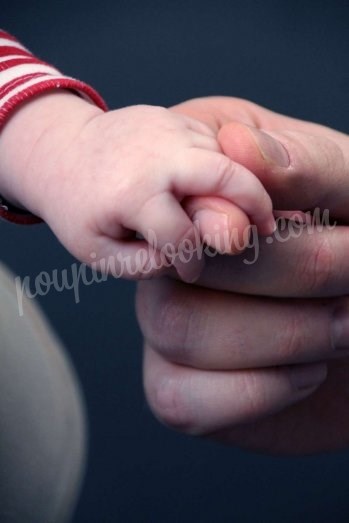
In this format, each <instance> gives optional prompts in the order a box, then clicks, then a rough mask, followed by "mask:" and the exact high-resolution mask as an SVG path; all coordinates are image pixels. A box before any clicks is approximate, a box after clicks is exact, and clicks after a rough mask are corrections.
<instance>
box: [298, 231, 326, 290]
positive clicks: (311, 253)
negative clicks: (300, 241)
mask: <svg viewBox="0 0 349 523" xmlns="http://www.w3.org/2000/svg"><path fill="white" fill-rule="evenodd" d="M309 246H310V249H309V250H308V253H307V254H306V255H305V256H304V261H303V263H302V264H301V266H300V272H301V278H302V286H303V288H304V289H305V291H307V292H309V293H311V294H313V293H314V292H317V293H319V292H321V291H323V290H324V289H325V288H326V286H327V285H328V283H329V281H330V279H331V277H332V272H333V267H334V252H333V249H332V248H331V245H330V242H329V239H328V238H327V237H326V235H325V234H323V235H320V234H319V235H318V237H317V239H316V241H315V242H309Z"/></svg>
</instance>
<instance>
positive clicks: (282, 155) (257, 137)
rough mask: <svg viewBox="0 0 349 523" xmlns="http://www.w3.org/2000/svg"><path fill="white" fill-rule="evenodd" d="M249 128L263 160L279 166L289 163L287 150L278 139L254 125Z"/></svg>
mask: <svg viewBox="0 0 349 523" xmlns="http://www.w3.org/2000/svg"><path fill="white" fill-rule="evenodd" d="M249 130H250V132H251V134H252V136H253V138H254V141H255V142H256V144H257V146H258V149H259V151H260V153H261V155H262V157H263V158H264V160H266V161H267V162H269V163H274V164H275V165H278V166H279V167H288V166H289V165H290V157H289V155H288V152H287V151H286V149H285V147H284V146H283V145H282V144H281V143H280V142H279V141H278V140H276V139H275V138H273V137H272V136H269V135H268V134H267V133H265V132H263V131H260V130H259V129H255V128H254V127H249Z"/></svg>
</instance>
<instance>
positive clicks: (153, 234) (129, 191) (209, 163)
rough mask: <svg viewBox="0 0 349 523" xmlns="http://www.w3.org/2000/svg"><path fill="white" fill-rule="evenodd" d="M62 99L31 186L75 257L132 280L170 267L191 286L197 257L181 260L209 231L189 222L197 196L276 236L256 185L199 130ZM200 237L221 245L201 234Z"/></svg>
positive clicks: (167, 116)
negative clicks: (86, 109) (35, 184)
mask: <svg viewBox="0 0 349 523" xmlns="http://www.w3.org/2000/svg"><path fill="white" fill-rule="evenodd" d="M66 97H69V103H68V101H67V99H66V98H65V103H64V105H62V109H61V111H60V112H58V113H59V114H58V113H57V117H56V119H55V127H54V128H51V127H50V128H49V130H48V131H47V132H45V133H43V135H41V136H40V138H39V140H38V141H37V142H38V143H37V144H36V145H35V148H34V150H33V152H32V154H31V157H30V168H31V170H32V171H33V170H34V171H40V173H41V174H40V176H39V177H38V176H37V174H36V175H35V176H36V178H35V179H37V180H39V181H38V183H39V187H34V189H36V190H38V189H39V188H40V192H41V194H42V195H43V197H42V198H41V199H40V201H39V202H38V203H37V204H36V205H35V206H34V207H36V208H35V209H34V212H37V213H38V214H40V216H41V217H42V218H43V219H44V220H45V221H46V222H47V223H48V225H49V226H50V227H51V229H52V230H53V232H54V233H55V234H56V236H57V237H58V239H59V240H60V241H61V242H62V243H63V245H64V246H65V247H66V248H67V249H68V250H69V251H70V252H71V253H72V254H73V255H74V256H76V257H77V258H78V259H79V260H81V261H83V262H86V263H88V264H91V262H94V263H95V264H97V266H98V267H99V268H101V269H102V270H109V271H110V272H112V273H114V274H117V275H118V276H123V277H128V278H142V277H149V276H150V275H152V274H154V273H157V272H159V269H160V270H161V269H163V268H164V266H165V265H166V262H168V263H167V265H168V264H169V263H171V264H173V265H174V266H175V267H176V269H177V272H178V273H179V275H180V276H181V277H182V278H183V279H184V280H186V281H193V280H194V279H196V278H197V277H198V275H199V273H200V270H201V263H202V261H200V259H199V258H198V256H195V253H194V255H192V256H191V258H190V256H189V258H190V259H189V258H188V256H187V258H186V259H184V258H183V257H182V256H180V254H181V253H183V252H184V251H185V252H186V253H188V252H190V249H191V250H193V248H192V247H194V248H196V247H197V244H198V234H200V235H201V236H205V232H207V228H210V225H209V226H208V224H207V220H206V222H205V221H204V220H203V222H202V223H200V213H197V218H198V222H199V224H198V225H197V224H196V225H195V224H194V223H193V221H192V219H191V218H190V216H189V214H190V203H191V202H192V198H191V197H194V196H195V197H201V198H202V202H207V203H209V199H208V198H207V197H215V198H216V199H217V198H219V199H220V202H221V206H222V209H225V210H226V211H227V212H228V213H229V209H230V210H231V211H232V212H233V213H234V212H235V216H236V217H237V221H238V222H239V223H240V225H241V224H244V225H246V224H247V223H248V219H249V220H250V221H251V222H252V223H254V224H256V226H257V227H258V230H259V232H260V233H261V234H270V233H271V232H272V231H273V228H274V223H275V222H274V218H273V215H272V203H271V200H270V197H269V196H268V194H267V193H266V191H265V189H264V188H263V186H262V184H261V182H260V181H259V180H258V179H257V178H256V177H255V176H254V175H253V174H252V173H251V172H250V171H248V170H247V169H246V168H245V167H243V166H241V165H239V164H237V163H234V162H233V161H231V160H230V159H229V158H228V157H227V156H225V155H224V154H222V152H221V150H220V148H219V146H218V144H217V141H216V138H215V136H214V133H213V131H211V129H210V128H209V127H208V126H206V125H205V124H203V123H201V122H198V121H196V120H194V119H192V118H190V117H187V116H183V115H179V114H175V113H172V112H171V111H169V110H168V109H165V108H162V107H153V106H133V107H128V108H125V109H119V110H114V111H110V112H107V113H103V112H101V111H100V110H97V109H95V108H94V109H95V110H94V111H93V112H91V111H89V112H88V114H87V112H86V113H84V111H83V110H82V105H81V104H85V105H86V104H87V103H86V102H84V101H83V100H81V99H79V98H78V97H75V96H71V95H66ZM47 98H50V97H47ZM46 103H48V102H47V101H46ZM87 105H89V104H87ZM89 107H90V106H89ZM75 115H76V116H75ZM87 116H88V117H87ZM37 201H38V200H37ZM185 207H186V209H187V211H188V212H189V214H188V213H187V212H186V210H185ZM29 208H30V207H29ZM31 210H33V209H31ZM225 214H227V213H225ZM223 215H224V213H223ZM233 215H234V214H233ZM204 216H205V215H204V214H202V217H204ZM247 216H248V218H247ZM239 219H240V221H239ZM211 225H212V224H211ZM230 225H231V224H230ZM228 226H229V225H228V221H226V227H228ZM205 229H206V230H205ZM136 233H137V236H136ZM206 241H207V243H209V244H210V243H211V244H212V246H213V247H215V248H217V242H215V241H214V240H212V241H210V238H209V239H208V240H207V235H206ZM218 249H219V248H218ZM224 252H227V249H226V247H225V249H224ZM192 254H193V253H192Z"/></svg>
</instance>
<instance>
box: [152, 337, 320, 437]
mask: <svg viewBox="0 0 349 523" xmlns="http://www.w3.org/2000/svg"><path fill="white" fill-rule="evenodd" d="M326 373H327V367H326V364H325V363H315V364H305V365H294V366H289V367H279V368H267V369H257V370H239V371H230V372H229V371H206V370H197V369H193V368H190V367H183V366H180V365H176V364H173V363H169V362H168V361H166V360H165V359H163V358H162V357H161V356H160V355H159V354H158V353H157V352H156V351H154V350H152V348H151V347H150V346H149V345H146V347H145V356H144V388H145V393H146V397H147V400H148V403H149V405H150V407H151V408H152V410H153V412H154V414H155V415H156V416H157V418H158V419H160V420H161V421H162V422H163V423H165V424H166V425H169V426H171V427H172V428H175V429H178V430H181V431H184V432H186V433H189V434H205V433H209V432H213V431H217V430H219V429H221V428H226V427H227V426H232V425H239V424H243V423H250V422H253V421H256V420H258V419H260V418H263V417H265V416H269V415H271V414H275V413H276V412H279V411H281V410H283V409H284V408H285V407H287V406H289V405H292V404H294V403H296V402H298V401H300V400H302V399H304V398H306V397H307V396H309V395H310V394H312V393H313V392H314V391H315V390H316V389H317V387H318V386H319V385H320V384H321V383H322V382H323V381H324V380H325V379H326Z"/></svg>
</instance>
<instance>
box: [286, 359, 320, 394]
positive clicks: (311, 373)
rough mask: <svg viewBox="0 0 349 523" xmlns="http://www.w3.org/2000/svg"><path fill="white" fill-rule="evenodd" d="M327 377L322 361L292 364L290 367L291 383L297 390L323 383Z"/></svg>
mask: <svg viewBox="0 0 349 523" xmlns="http://www.w3.org/2000/svg"><path fill="white" fill-rule="evenodd" d="M326 377H327V367H326V365H325V364H324V363H311V364H307V365H301V366H300V365H294V367H293V368H292V369H291V375H290V379H291V383H292V385H293V386H294V387H295V388H296V389H298V390H304V389H310V388H313V387H316V386H318V385H320V384H321V383H323V382H324V381H325V379H326Z"/></svg>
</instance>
